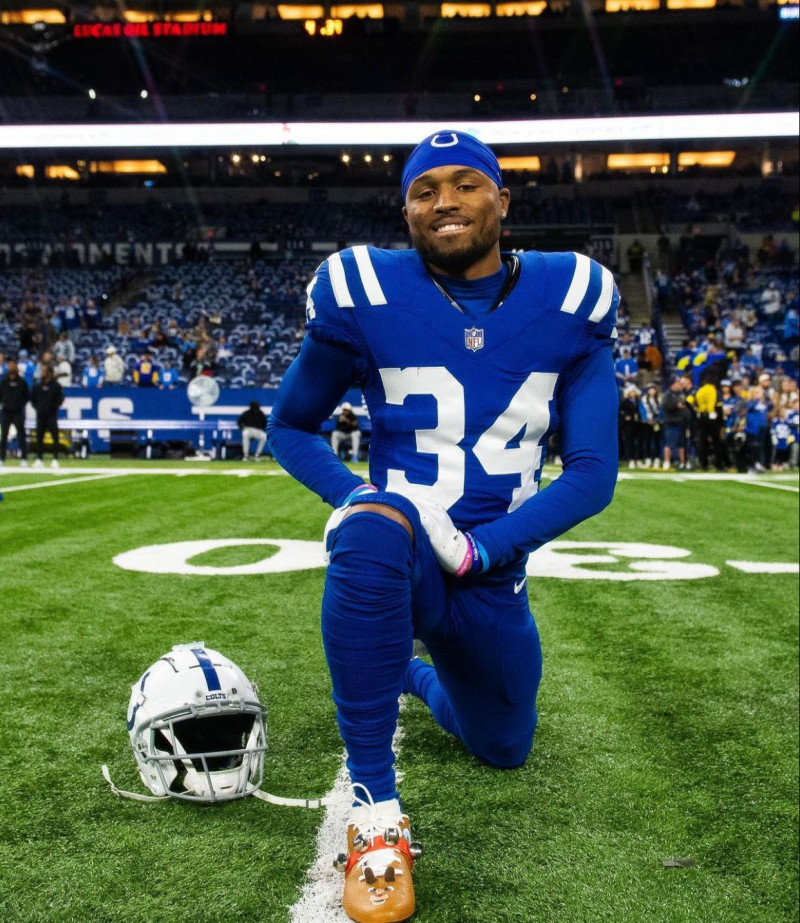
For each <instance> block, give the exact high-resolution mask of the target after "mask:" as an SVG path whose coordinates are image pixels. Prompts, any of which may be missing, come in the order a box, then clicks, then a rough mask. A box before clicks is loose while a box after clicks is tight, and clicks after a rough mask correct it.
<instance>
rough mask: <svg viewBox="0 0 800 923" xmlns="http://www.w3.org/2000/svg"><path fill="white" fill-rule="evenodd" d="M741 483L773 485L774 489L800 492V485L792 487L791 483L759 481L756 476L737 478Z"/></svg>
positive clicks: (759, 485) (762, 485)
mask: <svg viewBox="0 0 800 923" xmlns="http://www.w3.org/2000/svg"><path fill="white" fill-rule="evenodd" d="M736 480H737V481H738V482H739V483H740V484H752V485H754V486H755V487H771V488H772V489H773V490H789V491H791V492H792V493H794V494H798V493H800V487H792V486H791V485H789V484H776V483H775V482H774V481H758V480H756V479H755V478H753V479H752V480H750V479H749V478H737V479H736Z"/></svg>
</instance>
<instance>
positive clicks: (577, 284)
mask: <svg viewBox="0 0 800 923" xmlns="http://www.w3.org/2000/svg"><path fill="white" fill-rule="evenodd" d="M573 255H574V257H575V268H574V270H573V272H572V279H571V281H570V284H569V288H568V289H567V294H566V295H565V297H564V300H563V301H562V302H561V308H560V309H559V310H561V311H565V312H566V313H567V314H574V313H575V312H576V311H577V310H578V308H579V307H580V306H581V304H582V303H583V299H584V297H585V295H586V291H587V289H588V288H589V277H590V275H591V270H592V261H591V260H590V259H589V257H588V256H584V255H583V254H582V253H575V254H573Z"/></svg>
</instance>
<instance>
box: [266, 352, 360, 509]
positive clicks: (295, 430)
mask: <svg viewBox="0 0 800 923" xmlns="http://www.w3.org/2000/svg"><path fill="white" fill-rule="evenodd" d="M356 378H357V357H356V354H355V353H354V352H353V351H352V350H350V349H348V348H347V347H345V346H343V345H338V344H335V343H328V342H320V341H318V340H315V339H313V338H312V337H311V336H307V337H306V338H305V340H304V341H303V345H302V347H301V349H300V353H299V355H298V356H297V358H296V359H295V360H294V362H293V363H292V364H291V365H290V366H289V368H288V369H287V371H286V374H285V375H284V376H283V381H282V382H281V386H280V388H279V389H278V395H277V397H276V399H275V404H274V405H273V408H272V413H271V414H270V416H269V421H268V424H267V432H268V434H269V446H270V451H271V452H272V454H273V455H274V456H275V459H276V461H278V462H279V464H280V465H281V466H282V467H283V468H285V470H286V471H288V472H289V474H291V475H292V477H294V478H296V479H297V480H298V481H300V483H301V484H305V486H306V487H308V488H309V490H313V491H314V493H316V494H318V495H319V496H320V497H321V498H322V499H323V500H324V501H325V502H326V503H329V504H330V505H331V506H334V507H337V506H340V505H341V504H342V503H343V502H344V500H345V498H346V497H347V496H348V495H349V494H350V493H352V491H353V490H354V489H355V488H356V487H358V486H360V485H362V484H363V483H364V481H363V480H362V479H361V478H360V477H358V475H356V474H353V472H352V471H350V469H349V468H348V467H347V466H346V465H345V464H344V463H343V462H341V461H340V460H339V459H338V458H337V457H336V456H335V455H334V454H333V452H332V451H331V447H330V446H329V445H328V443H327V442H326V441H325V440H324V439H323V438H322V437H321V436H320V435H319V430H320V427H321V426H322V423H323V422H324V421H325V420H327V419H328V417H329V416H330V415H331V413H333V411H334V409H335V407H336V405H337V404H338V403H339V400H340V399H341V397H342V395H343V394H344V393H345V391H347V389H348V388H350V387H352V385H353V383H354V381H355V380H356Z"/></svg>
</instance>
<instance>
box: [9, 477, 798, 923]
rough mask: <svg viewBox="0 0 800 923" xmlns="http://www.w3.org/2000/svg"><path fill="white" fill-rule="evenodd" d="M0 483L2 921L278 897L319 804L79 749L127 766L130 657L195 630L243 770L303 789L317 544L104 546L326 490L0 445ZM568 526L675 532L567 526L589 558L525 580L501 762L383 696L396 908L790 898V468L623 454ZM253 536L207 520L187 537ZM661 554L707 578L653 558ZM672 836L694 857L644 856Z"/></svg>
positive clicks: (655, 905)
mask: <svg viewBox="0 0 800 923" xmlns="http://www.w3.org/2000/svg"><path fill="white" fill-rule="evenodd" d="M98 466H102V467H103V468H104V469H105V470H104V471H103V470H100V468H99V467H98ZM248 471H252V474H251V475H250V476H237V475H242V474H247V472H248ZM156 472H163V473H156ZM206 472H208V473H206ZM104 474H105V475H106V476H103V475H104ZM270 474H274V475H276V476H268V475H270ZM109 475H111V476H109ZM744 480H745V481H748V479H744ZM46 485H47V486H46ZM51 485H52V486H51ZM0 492H2V493H3V494H4V500H3V502H2V503H0V552H1V553H0V585H1V590H0V613H1V614H0V650H1V651H2V657H0V695H1V696H2V699H0V701H2V703H3V712H2V714H3V719H2V721H0V920H2V921H7V923H36V921H57V923H61V921H64V923H71V921H74V923H161V921H170V923H178V921H181V923H182V921H186V923H189V921H191V923H222V921H247V923H249V921H254V923H255V921H259V923H273V921H274V923H288V921H289V920H290V918H291V917H290V913H291V911H290V908H291V907H292V905H293V904H294V903H295V902H296V901H297V899H298V897H299V895H300V893H301V890H302V888H303V885H304V884H305V882H306V873H307V870H308V869H309V868H310V867H311V866H312V865H313V864H314V861H315V852H316V833H317V828H318V826H319V824H320V823H321V821H322V819H323V812H321V811H320V812H313V811H305V810H301V809H288V808H281V807H275V806H272V805H267V804H264V803H262V802H258V801H256V800H255V799H247V800H245V801H238V802H234V803H230V804H228V805H224V806H221V807H212V808H208V807H206V808H202V807H197V806H191V805H187V804H185V803H180V802H177V801H170V802H168V803H162V804H142V803H138V802H133V801H126V800H121V799H119V798H116V797H115V796H114V795H113V794H112V793H111V791H110V789H109V788H108V786H107V785H106V783H105V782H104V780H103V778H102V776H101V774H100V766H101V764H102V763H104V762H105V763H108V765H109V767H110V770H111V774H112V777H113V778H114V781H115V782H116V783H117V784H118V785H119V786H120V787H121V788H132V789H134V790H136V791H143V789H142V787H141V783H140V782H139V780H138V777H137V773H136V770H135V766H134V761H133V755H132V753H131V751H130V746H129V743H128V737H127V733H126V731H125V712H126V707H127V703H128V696H129V691H130V684H131V683H133V682H134V681H135V680H136V679H137V678H138V677H139V676H140V674H141V673H142V672H143V671H144V670H145V669H146V668H147V667H148V666H149V665H150V664H151V663H152V662H153V661H154V660H155V659H156V658H157V657H159V656H160V655H161V654H163V653H164V652H165V651H166V650H168V649H169V648H170V647H171V646H172V645H173V644H175V643H178V642H184V641H191V640H203V641H205V643H206V644H207V645H208V646H210V647H212V648H216V649H218V650H221V651H222V652H223V653H225V654H227V655H228V656H229V657H231V658H233V659H234V660H235V661H237V662H238V663H239V664H240V665H241V666H242V668H243V669H244V670H245V672H246V673H247V674H248V676H250V677H251V678H252V679H255V680H256V681H257V682H258V684H259V687H260V691H261V695H262V700H263V701H264V702H265V704H266V705H267V707H268V709H269V720H268V737H269V747H270V749H269V752H268V754H267V759H266V782H265V787H266V788H267V789H268V790H269V791H271V792H275V793H277V794H280V795H286V796H295V797H315V796H321V795H323V794H325V793H326V792H327V791H328V790H329V789H330V788H331V786H332V784H333V781H334V778H335V777H336V774H337V772H338V770H339V767H340V764H341V750H342V747H341V742H340V740H339V738H338V734H337V731H336V728H335V722H334V712H333V706H332V703H331V700H330V685H329V680H328V676H327V671H326V668H325V663H324V659H323V655H322V649H321V642H320V637H319V629H318V619H319V600H320V596H321V593H322V585H323V578H324V570H323V569H322V568H316V569H307V570H295V571H290V572H276V573H265V574H256V575H252V574H249V575H248V574H245V575H236V574H234V575H231V574H196V573H189V574H174V573H160V574H153V573H144V572H137V571H132V570H125V569H122V568H121V567H119V566H118V565H117V564H115V563H114V561H113V558H114V557H115V556H116V555H118V554H121V553H124V552H129V551H132V550H134V549H138V548H142V547H144V546H150V545H162V544H166V543H173V542H186V541H190V540H192V541H199V540H203V539H209V540H213V539H264V538H273V539H282V540H285V539H295V540H303V541H312V542H313V541H318V540H319V538H320V536H321V532H322V528H323V525H324V522H325V519H326V517H327V512H328V511H327V509H326V507H324V505H323V504H322V503H321V502H320V501H319V500H317V499H316V498H315V497H314V496H312V495H311V494H309V493H308V492H307V491H305V490H304V489H303V488H301V487H300V486H298V485H296V484H295V483H293V482H292V481H291V480H290V479H289V478H288V477H285V476H280V475H279V474H277V467H276V466H275V465H274V463H264V464H262V465H261V466H260V467H258V468H253V469H244V468H242V467H241V463H239V467H237V466H235V465H234V464H229V465H225V464H222V463H213V464H212V463H208V464H206V465H200V464H198V463H191V462H187V463H174V464H171V465H170V464H164V463H160V462H149V463H147V462H141V463H135V464H134V465H133V466H131V465H127V464H119V463H113V462H107V463H103V462H97V461H96V460H95V459H92V460H90V461H89V462H86V463H80V462H72V463H66V464H64V465H63V466H62V469H61V470H60V471H59V472H57V473H56V472H50V471H49V470H48V469H45V471H43V472H39V471H37V472H28V473H23V472H20V471H19V469H17V468H16V467H15V465H14V464H9V465H8V466H7V467H6V468H4V469H3V471H2V473H0ZM567 538H568V539H570V540H572V541H577V542H594V543H609V544H611V545H614V544H615V543H619V542H626V543H644V544H646V545H660V546H665V545H666V546H671V547H674V548H679V549H684V550H685V551H687V552H689V554H688V555H684V556H682V557H673V558H669V559H668V560H667V561H666V564H665V565H659V564H655V565H653V564H652V563H651V564H648V562H647V559H646V558H643V557H642V555H644V554H647V553H648V552H647V550H646V549H644V550H642V549H639V550H638V551H637V550H636V549H633V550H630V549H629V550H628V552H624V550H620V549H619V548H617V550H616V551H614V550H613V549H612V550H611V553H610V557H611V559H610V560H608V558H609V552H608V550H604V549H602V548H594V549H590V550H589V551H581V550H580V549H577V550H575V549H571V550H570V553H574V554H578V555H581V554H583V555H585V554H598V555H605V556H606V561H605V563H602V562H599V563H589V564H585V563H584V564H580V563H578V564H577V573H575V572H573V574H572V576H570V575H569V573H567V575H566V576H564V577H557V576H551V577H545V576H542V577H541V578H540V579H538V580H537V579H534V580H530V581H529V584H528V587H529V592H530V593H531V597H532V605H533V609H534V612H535V613H536V615H537V620H538V623H539V627H540V631H541V635H542V642H543V647H544V654H545V675H544V680H543V684H542V688H541V692H540V697H539V707H540V725H539V730H538V731H537V740H536V746H535V748H534V752H533V754H532V756H531V757H530V758H529V760H528V762H527V764H526V765H525V766H524V767H523V768H522V769H520V770H514V771H510V772H497V771H493V770H490V769H488V768H486V767H484V766H481V765H479V764H478V763H476V762H475V761H474V760H473V759H472V758H470V757H469V756H468V755H467V753H466V752H465V751H464V749H463V748H462V747H461V745H460V744H458V743H457V742H456V741H454V740H452V739H450V738H448V737H446V736H445V735H444V733H443V732H441V731H440V730H439V729H438V728H437V727H436V726H435V725H434V724H433V722H432V720H431V719H430V717H429V715H428V714H427V713H426V711H425V709H424V707H423V706H422V705H420V703H418V702H416V701H411V702H409V703H408V704H407V706H406V708H405V709H404V712H403V716H402V726H403V738H402V741H401V743H400V745H399V762H398V765H399V768H401V769H402V771H403V773H404V779H403V783H402V793H403V797H404V806H405V808H406V810H407V811H408V813H409V814H410V816H411V821H412V824H413V826H414V834H415V837H416V838H417V839H419V840H420V841H421V842H422V843H423V845H424V847H425V855H424V856H423V858H422V860H421V861H420V862H419V863H418V865H417V866H416V874H415V880H416V886H417V897H418V904H419V910H418V913H417V916H416V917H415V919H416V920H418V921H419V923H538V921H541V923H595V921H613V923H786V921H793V920H797V919H798V874H797V867H798V580H797V570H796V565H797V561H798V482H797V477H796V475H766V476H763V477H762V478H761V479H759V480H757V481H756V480H750V481H748V482H743V481H742V480H736V479H732V478H727V479H714V478H712V479H703V478H701V477H697V476H695V475H688V476H686V477H684V478H677V477H673V476H672V475H666V474H664V473H661V472H641V473H638V472H636V473H635V474H634V476H632V477H626V478H624V479H622V480H621V481H620V483H619V487H618V490H617V496H616V499H615V501H614V503H613V504H612V506H611V507H610V508H609V509H608V510H606V511H605V512H604V513H603V514H602V515H601V516H599V517H597V518H596V519H594V520H592V521H590V522H587V523H584V524H583V525H582V526H580V527H579V528H577V529H575V530H574V531H573V532H572V533H570V535H569V536H567ZM273 551H274V548H273V549H265V548H264V547H263V546H259V545H253V544H250V545H239V546H237V545H228V546H225V547H221V548H216V549H212V550H208V551H205V552H204V553H203V554H202V555H200V556H198V557H196V558H194V559H192V560H191V564H193V565H195V566H200V565H203V566H205V567H207V568H217V569H225V568H232V567H236V566H239V565H252V564H254V563H256V562H259V561H261V560H262V559H263V558H264V557H265V556H266V555H267V554H269V553H272V552H273ZM563 553H564V552H561V554H562V555H563ZM624 553H627V554H630V555H632V557H629V558H626V557H624V556H622V555H623V554H624ZM658 553H659V554H660V555H661V556H662V557H664V555H665V553H664V552H663V551H661V552H658ZM555 554H556V555H558V554H559V552H556V553H555ZM279 555H280V552H278V553H277V554H276V555H275V561H277V560H278V556H279ZM156 557H161V558H164V555H161V554H160V555H157V556H156ZM552 557H553V556H552V555H551V558H552ZM541 560H543V559H540V561H541ZM729 561H735V562H750V564H751V565H752V564H754V563H755V564H764V563H771V564H775V565H777V564H781V563H782V564H790V565H795V567H794V571H793V572H792V571H791V569H788V572H784V573H781V572H777V573H750V572H746V571H745V570H742V569H740V567H734V566H732V565H730V564H728V563H727V562H729ZM687 564H688V565H693V566H694V565H705V566H706V567H705V570H703V571H702V574H704V576H702V575H701V576H698V573H699V571H698V569H697V568H696V567H695V568H694V569H692V567H689V568H687V569H685V570H684V571H680V570H678V571H675V572H674V573H670V572H669V568H670V567H672V566H675V567H680V566H682V565H683V566H685V565H687ZM531 566H532V568H533V569H536V567H537V565H536V559H535V558H534V559H533V560H532V565H531ZM542 567H543V565H542ZM653 567H655V569H656V570H657V569H658V568H659V567H663V568H664V569H665V571H666V572H665V573H663V574H658V573H655V574H653V573H652V570H653ZM543 569H544V570H545V571H546V570H547V568H544V567H543ZM751 569H752V568H751ZM773 570H780V568H773ZM587 571H594V572H595V574H596V575H597V576H595V577H594V578H592V579H586V577H587V573H586V572H587ZM609 574H610V575H612V576H613V575H615V574H616V575H623V576H626V577H630V576H631V575H632V574H633V575H637V576H639V577H642V578H652V577H653V576H655V577H656V579H634V580H631V579H623V580H613V579H608V577H609ZM690 574H691V575H693V576H694V577H695V578H696V579H688V576H689V575H690ZM603 575H604V576H603ZM676 575H677V579H676ZM601 576H602V579H601ZM579 578H580V579H579ZM331 858H332V857H331ZM676 858H680V859H691V860H693V861H694V866H693V867H690V868H680V867H665V865H664V863H665V861H667V860H671V859H676ZM337 919H339V918H338V917H336V916H327V915H324V914H323V915H321V916H320V919H319V923H334V920H337Z"/></svg>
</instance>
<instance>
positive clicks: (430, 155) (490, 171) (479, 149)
mask: <svg viewBox="0 0 800 923" xmlns="http://www.w3.org/2000/svg"><path fill="white" fill-rule="evenodd" d="M449 166H460V167H472V168H473V169H475V170H480V172H481V173H484V174H485V175H486V176H488V177H489V179H490V180H492V182H493V183H495V184H496V185H497V187H498V189H499V188H501V187H502V185H503V174H502V173H501V172H500V164H499V163H498V162H497V157H495V154H494V151H493V150H492V149H491V148H490V147H488V146H487V145H486V144H484V143H483V141H479V140H478V139H477V138H475V137H473V135H468V134H466V132H463V131H437V132H436V133H435V134H433V135H429V136H428V137H427V138H425V139H424V140H423V141H420V143H419V144H418V145H417V146H416V147H415V148H414V150H413V151H412V152H411V153H410V154H409V157H408V160H407V161H406V165H405V167H403V177H402V180H401V190H402V193H403V198H404V199H405V197H406V193H407V192H408V187H409V186H410V185H411V184H412V183H413V182H414V180H415V179H416V178H417V177H418V176H421V175H422V174H423V173H425V172H426V171H427V170H432V169H434V168H435V167H449Z"/></svg>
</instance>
